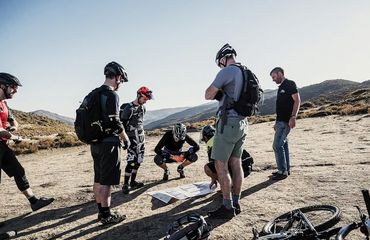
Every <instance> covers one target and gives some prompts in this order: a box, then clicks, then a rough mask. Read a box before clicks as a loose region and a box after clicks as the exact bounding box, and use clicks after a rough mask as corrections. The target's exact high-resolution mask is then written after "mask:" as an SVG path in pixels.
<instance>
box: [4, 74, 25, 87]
mask: <svg viewBox="0 0 370 240" xmlns="http://www.w3.org/2000/svg"><path fill="white" fill-rule="evenodd" d="M0 83H1V84H4V85H6V86H10V85H16V86H20V87H21V86H22V84H21V82H20V81H19V80H18V78H16V77H15V76H13V75H11V74H9V73H4V72H2V73H0Z"/></svg>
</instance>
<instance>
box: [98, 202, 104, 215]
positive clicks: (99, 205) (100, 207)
mask: <svg viewBox="0 0 370 240" xmlns="http://www.w3.org/2000/svg"><path fill="white" fill-rule="evenodd" d="M97 205H98V209H99V213H102V212H103V210H102V206H101V203H97Z"/></svg>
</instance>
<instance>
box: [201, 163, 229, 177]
mask: <svg viewBox="0 0 370 240" xmlns="http://www.w3.org/2000/svg"><path fill="white" fill-rule="evenodd" d="M206 165H207V166H208V168H209V169H210V170H211V171H212V172H213V173H214V174H217V170H216V166H215V162H214V161H212V162H209V163H207V164H206ZM229 173H230V176H232V175H233V172H232V171H231V168H230V166H229Z"/></svg>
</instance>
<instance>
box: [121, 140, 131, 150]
mask: <svg viewBox="0 0 370 240" xmlns="http://www.w3.org/2000/svg"><path fill="white" fill-rule="evenodd" d="M130 145H131V142H130V140H127V141H123V147H122V148H123V150H127V149H128V148H129V147H130Z"/></svg>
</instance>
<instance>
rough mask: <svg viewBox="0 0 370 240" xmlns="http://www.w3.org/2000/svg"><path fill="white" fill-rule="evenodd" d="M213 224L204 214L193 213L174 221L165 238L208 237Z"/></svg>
mask: <svg viewBox="0 0 370 240" xmlns="http://www.w3.org/2000/svg"><path fill="white" fill-rule="evenodd" d="M212 229H213V226H212V225H211V224H209V223H207V222H206V220H205V219H204V217H203V216H201V215H199V214H197V213H191V214H188V215H185V216H182V217H180V218H179V219H177V220H176V221H174V222H173V223H172V224H170V226H169V227H168V230H167V236H166V237H165V238H164V239H165V240H179V239H193V240H198V239H204V240H205V239H208V237H209V235H210V232H211V231H212Z"/></svg>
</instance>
